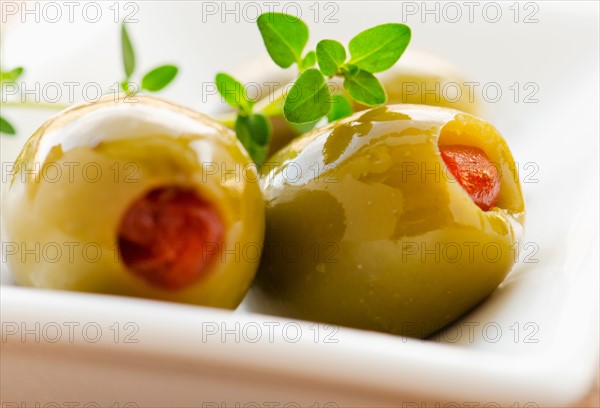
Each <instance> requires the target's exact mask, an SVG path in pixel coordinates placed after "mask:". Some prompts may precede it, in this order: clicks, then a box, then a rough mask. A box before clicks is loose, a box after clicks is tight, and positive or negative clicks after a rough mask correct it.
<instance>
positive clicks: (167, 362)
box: [0, 1, 599, 408]
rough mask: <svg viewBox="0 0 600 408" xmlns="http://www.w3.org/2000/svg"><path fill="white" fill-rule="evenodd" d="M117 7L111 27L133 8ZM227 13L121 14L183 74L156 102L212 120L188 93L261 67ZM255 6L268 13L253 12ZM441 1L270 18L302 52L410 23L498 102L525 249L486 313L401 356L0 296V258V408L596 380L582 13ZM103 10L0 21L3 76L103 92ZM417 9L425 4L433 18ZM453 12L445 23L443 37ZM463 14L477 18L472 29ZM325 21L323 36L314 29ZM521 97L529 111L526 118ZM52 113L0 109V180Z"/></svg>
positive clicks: (141, 310) (321, 338)
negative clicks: (90, 17)
mask: <svg viewBox="0 0 600 408" xmlns="http://www.w3.org/2000/svg"><path fill="white" fill-rule="evenodd" d="M6 3H10V2H4V3H3V6H2V7H3V13H5V12H6V9H5V8H4V7H5V5H6ZM15 4H17V7H19V3H15ZM31 4H35V3H33V2H32V3H30V6H31ZM126 4H127V3H121V4H120V6H119V7H121V8H120V10H121V11H122V12H125V11H127V12H130V11H132V10H136V8H135V7H134V6H129V7H134V8H130V9H125V6H126ZM235 4H236V3H233V2H228V3H226V4H225V3H221V2H211V3H204V4H203V3H200V2H192V1H186V2H183V1H182V2H169V3H167V2H158V1H156V2H143V3H139V4H138V6H139V11H137V14H136V17H137V18H138V19H139V23H137V24H135V25H133V26H132V27H131V31H132V33H133V34H132V35H133V37H134V40H135V41H136V42H137V43H138V47H137V49H138V53H139V64H140V65H141V66H142V67H146V68H148V67H151V66H153V65H156V64H157V63H160V62H166V61H176V62H177V63H178V64H179V65H180V66H181V67H183V68H182V71H181V78H180V79H179V81H178V82H176V83H175V84H174V85H173V87H172V88H171V89H170V90H168V91H167V92H166V93H165V94H164V96H165V97H167V98H171V99H173V100H175V101H178V102H181V103H184V104H189V105H192V106H195V107H196V108H198V109H199V110H202V111H211V110H216V109H217V107H216V106H208V105H207V104H205V103H202V97H201V90H202V83H203V82H209V81H211V79H212V75H214V72H215V71H216V70H233V69H234V68H235V67H236V65H238V64H240V63H242V62H243V61H244V60H247V59H249V58H252V57H253V56H255V55H257V54H259V53H260V52H261V47H262V46H261V43H260V38H259V35H258V32H257V30H256V28H255V27H254V26H253V23H252V22H249V21H244V20H245V18H244V17H250V18H251V17H252V16H253V15H254V14H255V11H253V10H252V9H250V8H248V7H246V6H244V5H243V4H242V3H239V4H238V5H237V6H236V5H235ZM253 4H254V7H260V8H262V9H263V11H266V7H267V6H266V5H265V4H262V3H253ZM436 4H437V6H436ZM452 4H453V5H451V6H448V5H447V4H446V3H434V2H428V3H427V6H425V4H424V3H421V2H403V3H392V2H368V3H367V2H358V1H356V2H336V3H334V2H329V3H310V2H309V3H303V4H302V5H301V7H300V5H298V4H296V3H293V5H292V6H287V3H277V4H276V5H275V6H274V7H275V8H276V10H280V11H281V10H282V9H283V7H284V6H287V7H288V9H287V10H288V11H293V10H295V9H293V8H289V7H297V8H299V9H300V10H301V11H302V13H303V14H302V15H303V18H304V19H305V20H307V21H309V22H310V25H311V28H312V30H311V35H312V39H313V40H315V39H317V38H331V37H341V38H342V39H348V38H350V37H351V36H352V35H353V33H356V32H358V31H359V30H361V29H363V28H366V27H369V26H372V25H374V24H377V23H381V22H388V21H392V20H394V21H404V22H406V23H408V24H409V25H411V27H412V28H413V43H412V45H411V47H414V48H421V49H425V50H428V51H432V52H434V53H437V54H439V55H441V56H443V57H445V58H447V59H449V60H451V61H452V62H454V63H456V64H457V65H458V66H460V67H461V68H462V69H463V70H464V71H465V72H466V73H467V74H468V76H469V77H470V78H472V79H473V81H477V82H478V83H479V84H480V87H479V89H481V88H483V86H484V85H486V84H489V83H491V82H495V83H497V84H498V86H499V88H500V89H501V90H502V93H503V94H502V97H501V98H500V99H499V101H497V102H495V103H488V104H487V106H486V112H487V113H486V116H487V117H488V118H489V119H490V120H491V121H492V123H494V124H495V125H496V126H497V127H498V128H499V130H500V131H501V132H502V133H503V134H504V135H505V137H506V138H507V140H508V141H509V144H510V145H511V148H512V150H513V153H514V155H515V157H516V159H517V161H518V162H519V168H520V169H521V178H522V181H523V183H524V184H523V186H524V192H525V196H526V203H527V210H528V219H527V233H526V241H527V246H526V247H525V249H524V251H523V252H522V253H521V255H520V257H519V262H518V263H517V265H516V267H515V269H514V270H513V272H512V273H511V274H510V275H509V277H508V278H507V279H506V281H505V282H504V283H503V284H502V285H501V287H500V288H499V289H498V290H496V291H495V292H494V293H493V295H492V296H491V297H490V298H489V299H487V300H486V301H485V302H484V303H483V304H481V305H480V306H479V307H478V308H476V309H475V310H474V311H473V312H472V313H470V314H469V315H467V316H465V317H464V318H463V319H462V320H461V321H459V322H457V323H456V324H455V325H454V326H452V327H449V328H447V329H446V330H445V331H444V332H443V333H440V334H438V335H436V336H435V337H434V338H433V339H430V340H427V341H418V340H410V339H404V338H401V337H395V336H389V335H384V334H379V333H373V332H365V331H358V330H351V329H345V328H340V329H339V330H338V329H337V328H334V327H327V326H322V325H315V324H312V323H310V322H294V321H287V320H283V319H280V318H277V317H273V316H267V315H258V314H252V313H250V312H248V311H247V310H245V308H244V305H242V307H240V309H239V310H238V311H236V312H234V313H231V312H226V311H221V310H214V309H208V308H201V307H191V306H185V305H178V304H168V303H161V302H154V301H147V300H140V299H130V298H120V297H110V296H99V295H91V294H77V293H66V292H58V291H45V290H34V289H27V288H18V287H15V286H13V285H12V284H11V281H10V277H9V274H8V271H7V270H6V267H5V265H4V263H3V265H2V267H3V270H2V287H1V289H0V296H1V299H0V305H1V312H0V313H1V320H2V333H1V334H2V342H1V348H2V361H1V364H0V366H1V367H0V368H1V370H0V378H1V380H0V394H1V396H2V397H1V400H2V403H3V407H11V406H17V405H14V404H21V403H27V404H28V405H27V406H30V405H31V406H33V405H34V404H36V403H38V404H40V405H41V406H57V405H44V404H49V403H55V404H58V406H68V405H67V404H69V403H70V402H74V401H77V403H78V404H80V405H79V406H82V405H85V404H97V405H101V406H118V407H124V406H129V407H191V406H204V407H217V406H218V407H221V406H240V407H248V408H250V407H263V406H264V407H269V406H271V407H272V406H285V405H286V404H288V406H289V407H293V406H315V407H324V406H331V407H333V406H387V405H395V406H399V405H401V406H403V407H407V408H408V407H421V406H424V405H419V404H422V403H424V401H429V402H431V403H432V404H433V405H431V406H440V407H463V406H465V407H467V406H488V407H494V406H515V407H516V406H518V407H527V406H529V407H535V406H540V407H541V406H543V407H548V406H552V407H558V406H564V405H567V404H569V403H572V402H574V401H576V400H577V399H578V398H579V397H581V396H582V394H583V393H585V392H586V390H587V389H588V387H589V386H590V384H591V382H592V380H593V377H594V374H595V370H596V369H597V367H598V307H599V305H598V284H599V283H598V269H599V268H598V267H599V264H598V206H599V203H598V184H599V180H598V134H599V129H598V112H599V106H598V94H599V84H598V72H599V67H598V49H599V41H598V38H599V35H598V34H599V32H598V3H596V2H583V3H577V2H568V3H567V2H565V3H558V2H535V3H534V2H529V3H520V4H518V5H517V6H515V5H513V4H512V3H501V4H496V3H493V4H492V5H489V4H487V3H476V5H475V6H473V5H472V4H473V3H471V5H468V4H467V3H460V2H459V3H452ZM109 6H110V4H109V3H106V4H105V5H104V6H102V7H104V8H103V11H104V13H105V14H104V15H105V17H104V18H102V19H101V20H100V21H99V22H98V23H96V24H91V23H88V22H86V21H83V20H82V18H81V17H79V18H78V17H77V16H81V15H80V14H75V22H74V23H69V22H68V19H67V18H66V17H63V19H62V20H61V21H59V22H58V23H54V24H52V23H48V22H43V21H42V22H40V23H36V22H35V21H33V20H32V17H27V16H25V17H22V16H20V15H17V17H16V18H15V17H14V16H13V17H10V18H9V19H8V20H9V21H8V23H6V24H4V22H3V28H2V29H3V35H2V39H3V47H4V48H3V53H4V55H3V59H2V63H3V65H4V66H7V67H11V66H13V65H24V66H25V67H26V68H27V77H26V80H27V83H29V84H32V83H35V82H37V81H39V82H40V84H45V83H48V82H52V81H55V82H58V83H64V82H65V81H79V82H81V83H83V82H86V81H97V82H99V83H101V84H102V86H105V87H107V86H109V85H108V84H110V83H112V82H114V81H115V79H120V71H119V70H120V60H119V48H118V47H119V43H118V26H117V25H116V24H115V23H114V22H113V21H112V17H113V16H112V14H109V13H112V12H113V11H112V10H109V9H108V7H109ZM226 6H227V7H229V10H235V7H237V8H238V11H239V17H240V23H236V22H235V17H236V16H235V14H222V13H223V11H224V9H223V8H224V7H226ZM511 6H512V8H511ZM31 7H33V6H31ZM203 7H204V9H203ZM207 7H211V8H210V9H209V8H207ZM212 7H216V10H217V14H212V13H213V11H212V10H213V8H212ZM424 7H427V10H435V9H436V7H437V9H438V10H439V12H438V15H437V16H436V14H435V13H436V12H435V11H433V14H431V13H430V14H426V13H425V11H426V10H425V9H424ZM452 7H454V9H453V8H452ZM456 7H458V10H460V11H461V13H462V17H461V18H460V19H459V21H457V22H454V23H453V22H451V21H450V20H454V19H456V16H457V14H456V10H457V9H456ZM469 7H475V8H474V9H473V14H472V20H473V21H472V22H471V21H469V19H470V18H471V17H470V16H469ZM498 9H499V10H501V13H502V14H501V17H500V18H499V20H498V21H497V22H495V23H494V22H492V21H494V20H496V19H497V18H498V17H497V14H495V11H497V10H498ZM517 9H518V10H519V15H518V19H517V20H518V22H515V19H516V15H515V12H516V10H517ZM65 10H66V9H63V11H64V12H65V13H66V11H65ZM76 10H78V9H76ZM244 10H245V11H244ZM316 10H319V13H320V14H319V21H318V22H316V21H314V20H315V11H316ZM484 10H485V12H484ZM50 11H51V10H47V12H48V13H50ZM203 11H204V14H202V13H203ZM244 13H246V14H244ZM331 13H334V14H333V15H331V18H334V19H337V20H338V22H337V23H332V22H324V21H323V19H324V18H325V16H326V15H330V14H331ZM53 15H54V14H52V15H51V16H53ZM203 16H204V17H206V18H205V20H206V21H205V22H203V21H202V20H203ZM436 17H438V19H439V22H437V21H436ZM3 18H4V17H3ZM22 19H24V20H26V21H25V22H24V23H23V22H21V21H20V20H22ZM536 19H537V22H535V21H534V20H536ZM42 20H43V18H42ZM223 20H224V21H223ZM422 20H424V21H422ZM524 20H527V21H529V22H528V23H526V22H525V21H524ZM74 34H76V35H74ZM238 48H239V49H240V50H239V51H236V52H234V51H233V50H234V49H238ZM515 83H518V85H517V86H516V88H515V87H514V84H515ZM530 83H531V84H533V85H527V84H530ZM493 86H494V87H495V86H496V85H493ZM526 86H527V88H525V87H526ZM511 87H512V88H511ZM515 89H520V93H519V95H517V96H515ZM533 91H535V94H531V92H533ZM490 92H491V91H490ZM490 95H492V94H491V93H490ZM479 96H481V95H479ZM488 96H489V95H488ZM527 96H529V97H530V98H529V99H528V101H529V102H532V103H525V98H526V97H527ZM492 97H493V96H492ZM65 98H68V95H63V100H64V99H65ZM515 98H516V101H515ZM75 99H77V100H78V101H79V100H81V93H76V94H75ZM536 100H537V102H536ZM51 114H52V112H51V111H39V110H37V111H31V110H29V111H26V110H22V109H19V108H8V107H4V108H2V115H6V116H7V117H10V118H11V119H12V120H13V122H15V124H16V125H17V127H18V129H19V135H18V137H15V138H7V137H4V136H2V137H1V138H0V142H1V147H2V152H1V158H2V163H3V170H2V172H3V176H2V179H3V182H4V179H5V171H6V168H5V163H10V162H11V161H12V160H14V158H15V156H16V154H17V152H18V150H19V148H20V146H21V145H22V144H23V142H24V140H25V139H26V136H27V135H28V134H30V133H31V132H32V131H33V130H34V129H35V128H36V127H37V126H39V124H41V122H42V121H43V120H45V119H46V118H48V117H49V116H50V115H51ZM23 216H27V215H26V214H24V215H23ZM259 335H260V338H258V337H259ZM436 403H437V404H438V405H435V404H436ZM10 404H13V405H10ZM128 404H129V405H128ZM236 404H237V405H236ZM327 404H329V405H327ZM402 404H404V405H402ZM469 404H471V405H469ZM486 404H488V405H486ZM528 404H529V405H528ZM97 405H89V406H97Z"/></svg>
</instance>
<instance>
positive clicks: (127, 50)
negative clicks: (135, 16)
mask: <svg viewBox="0 0 600 408" xmlns="http://www.w3.org/2000/svg"><path fill="white" fill-rule="evenodd" d="M121 51H122V54H123V68H124V69H125V77H126V80H129V78H130V77H131V74H133V71H134V70H135V53H134V52H133V45H132V44H131V39H130V38H129V34H128V33H127V28H126V27H125V23H123V24H122V25H121Z"/></svg>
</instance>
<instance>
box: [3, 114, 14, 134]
mask: <svg viewBox="0 0 600 408" xmlns="http://www.w3.org/2000/svg"><path fill="white" fill-rule="evenodd" d="M0 133H4V134H7V135H14V134H16V133H17V131H16V130H15V128H14V127H13V126H12V125H11V124H10V123H9V122H8V121H7V120H6V119H4V118H3V117H2V116H0Z"/></svg>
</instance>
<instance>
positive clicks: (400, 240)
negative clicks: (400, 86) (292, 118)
mask: <svg viewBox="0 0 600 408" xmlns="http://www.w3.org/2000/svg"><path fill="white" fill-rule="evenodd" d="M455 145H465V146H469V147H471V148H473V149H477V151H482V152H484V153H485V154H486V155H487V157H489V160H490V162H491V163H493V164H494V166H495V169H497V174H498V177H499V185H500V189H499V195H498V197H497V201H495V204H494V205H493V208H490V209H489V210H487V211H484V210H482V209H481V208H480V207H479V206H478V205H476V204H475V202H474V201H473V200H472V199H471V196H470V195H469V193H467V191H466V190H465V188H463V187H462V186H461V184H459V183H458V182H457V179H455V178H454V176H453V174H452V173H451V172H449V171H448V168H447V167H446V164H445V162H444V160H443V159H442V156H441V154H440V149H441V148H442V147H444V146H455ZM269 163H272V167H271V168H269V169H268V172H266V174H265V175H264V178H263V181H262V183H263V193H264V196H265V204H266V220H267V224H266V234H265V245H264V251H263V258H262V261H261V265H260V267H259V271H258V274H257V277H256V281H255V285H254V288H253V289H252V290H251V296H250V303H249V304H250V305H251V307H252V308H253V309H254V310H258V311H270V312H275V313H280V314H282V315H285V316H290V317H294V318H300V319H307V320H314V321H319V322H324V323H330V324H339V325H344V326H349V327H355V328H361V329H369V330H377V331H382V332H388V333H394V334H401V335H406V336H411V337H425V336H428V335H429V334H431V333H433V332H434V331H436V330H438V329H440V328H442V327H444V326H445V325H447V324H448V323H450V322H452V321H453V320H455V319H456V318H458V317H459V316H461V315H462V314H463V313H465V312H466V311H468V310H469V309H471V308H472V307H474V306H475V305H476V304H478V303H479V302H481V301H482V300H483V299H484V298H485V297H486V296H488V295H489V294H490V293H491V292H492V291H493V290H494V289H495V288H496V287H497V286H498V285H499V284H500V282H502V280H503V279H504V277H505V276H506V275H507V273H508V272H509V271H510V270H511V268H512V266H513V264H514V256H515V251H516V250H517V247H518V243H519V241H520V237H521V234H522V224H523V222H524V203H523V197H522V194H521V188H520V184H519V180H518V179H517V178H516V177H515V174H514V169H515V167H514V161H513V158H512V155H511V153H510V150H509V149H508V146H507V145H506V143H505V141H504V140H503V138H502V136H501V135H500V134H499V133H498V132H497V130H496V129H495V128H494V127H492V126H491V125H489V124H488V123H486V122H485V121H483V120H481V119H479V118H477V117H475V116H472V115H469V114H465V113H462V112H459V111H456V110H452V109H446V108H437V107H429V106H423V105H392V106H386V107H380V108H375V109H372V110H367V111H363V112H359V113H356V114H354V115H353V116H351V117H349V118H346V119H343V120H341V121H339V122H338V123H334V124H331V125H329V126H326V127H324V128H321V129H317V130H315V131H313V132H311V133H309V134H307V135H304V136H302V137H300V138H297V139H295V140H294V141H292V142H291V143H290V144H289V145H288V146H286V147H285V148H284V149H282V150H281V151H279V152H278V153H277V154H276V155H275V156H273V157H272V158H271V159H270V160H269ZM474 170H476V171H478V169H474Z"/></svg>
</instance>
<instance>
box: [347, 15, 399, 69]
mask: <svg viewBox="0 0 600 408" xmlns="http://www.w3.org/2000/svg"><path fill="white" fill-rule="evenodd" d="M409 42H410V28H409V27H408V26H406V25H404V24H398V23H389V24H382V25H378V26H375V27H373V28H369V29H368V30H365V31H363V32H362V33H360V34H358V35H357V36H356V37H354V38H353V39H352V40H350V44H348V49H349V50H350V55H351V56H352V58H351V59H350V63H352V64H355V65H356V66H358V67H359V68H361V69H363V70H365V71H368V72H371V73H375V72H381V71H385V70H386V69H388V68H390V67H391V66H392V65H394V64H395V63H396V61H398V59H399V58H400V56H401V55H402V53H403V52H404V50H406V47H407V46H408V43H409Z"/></svg>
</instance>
